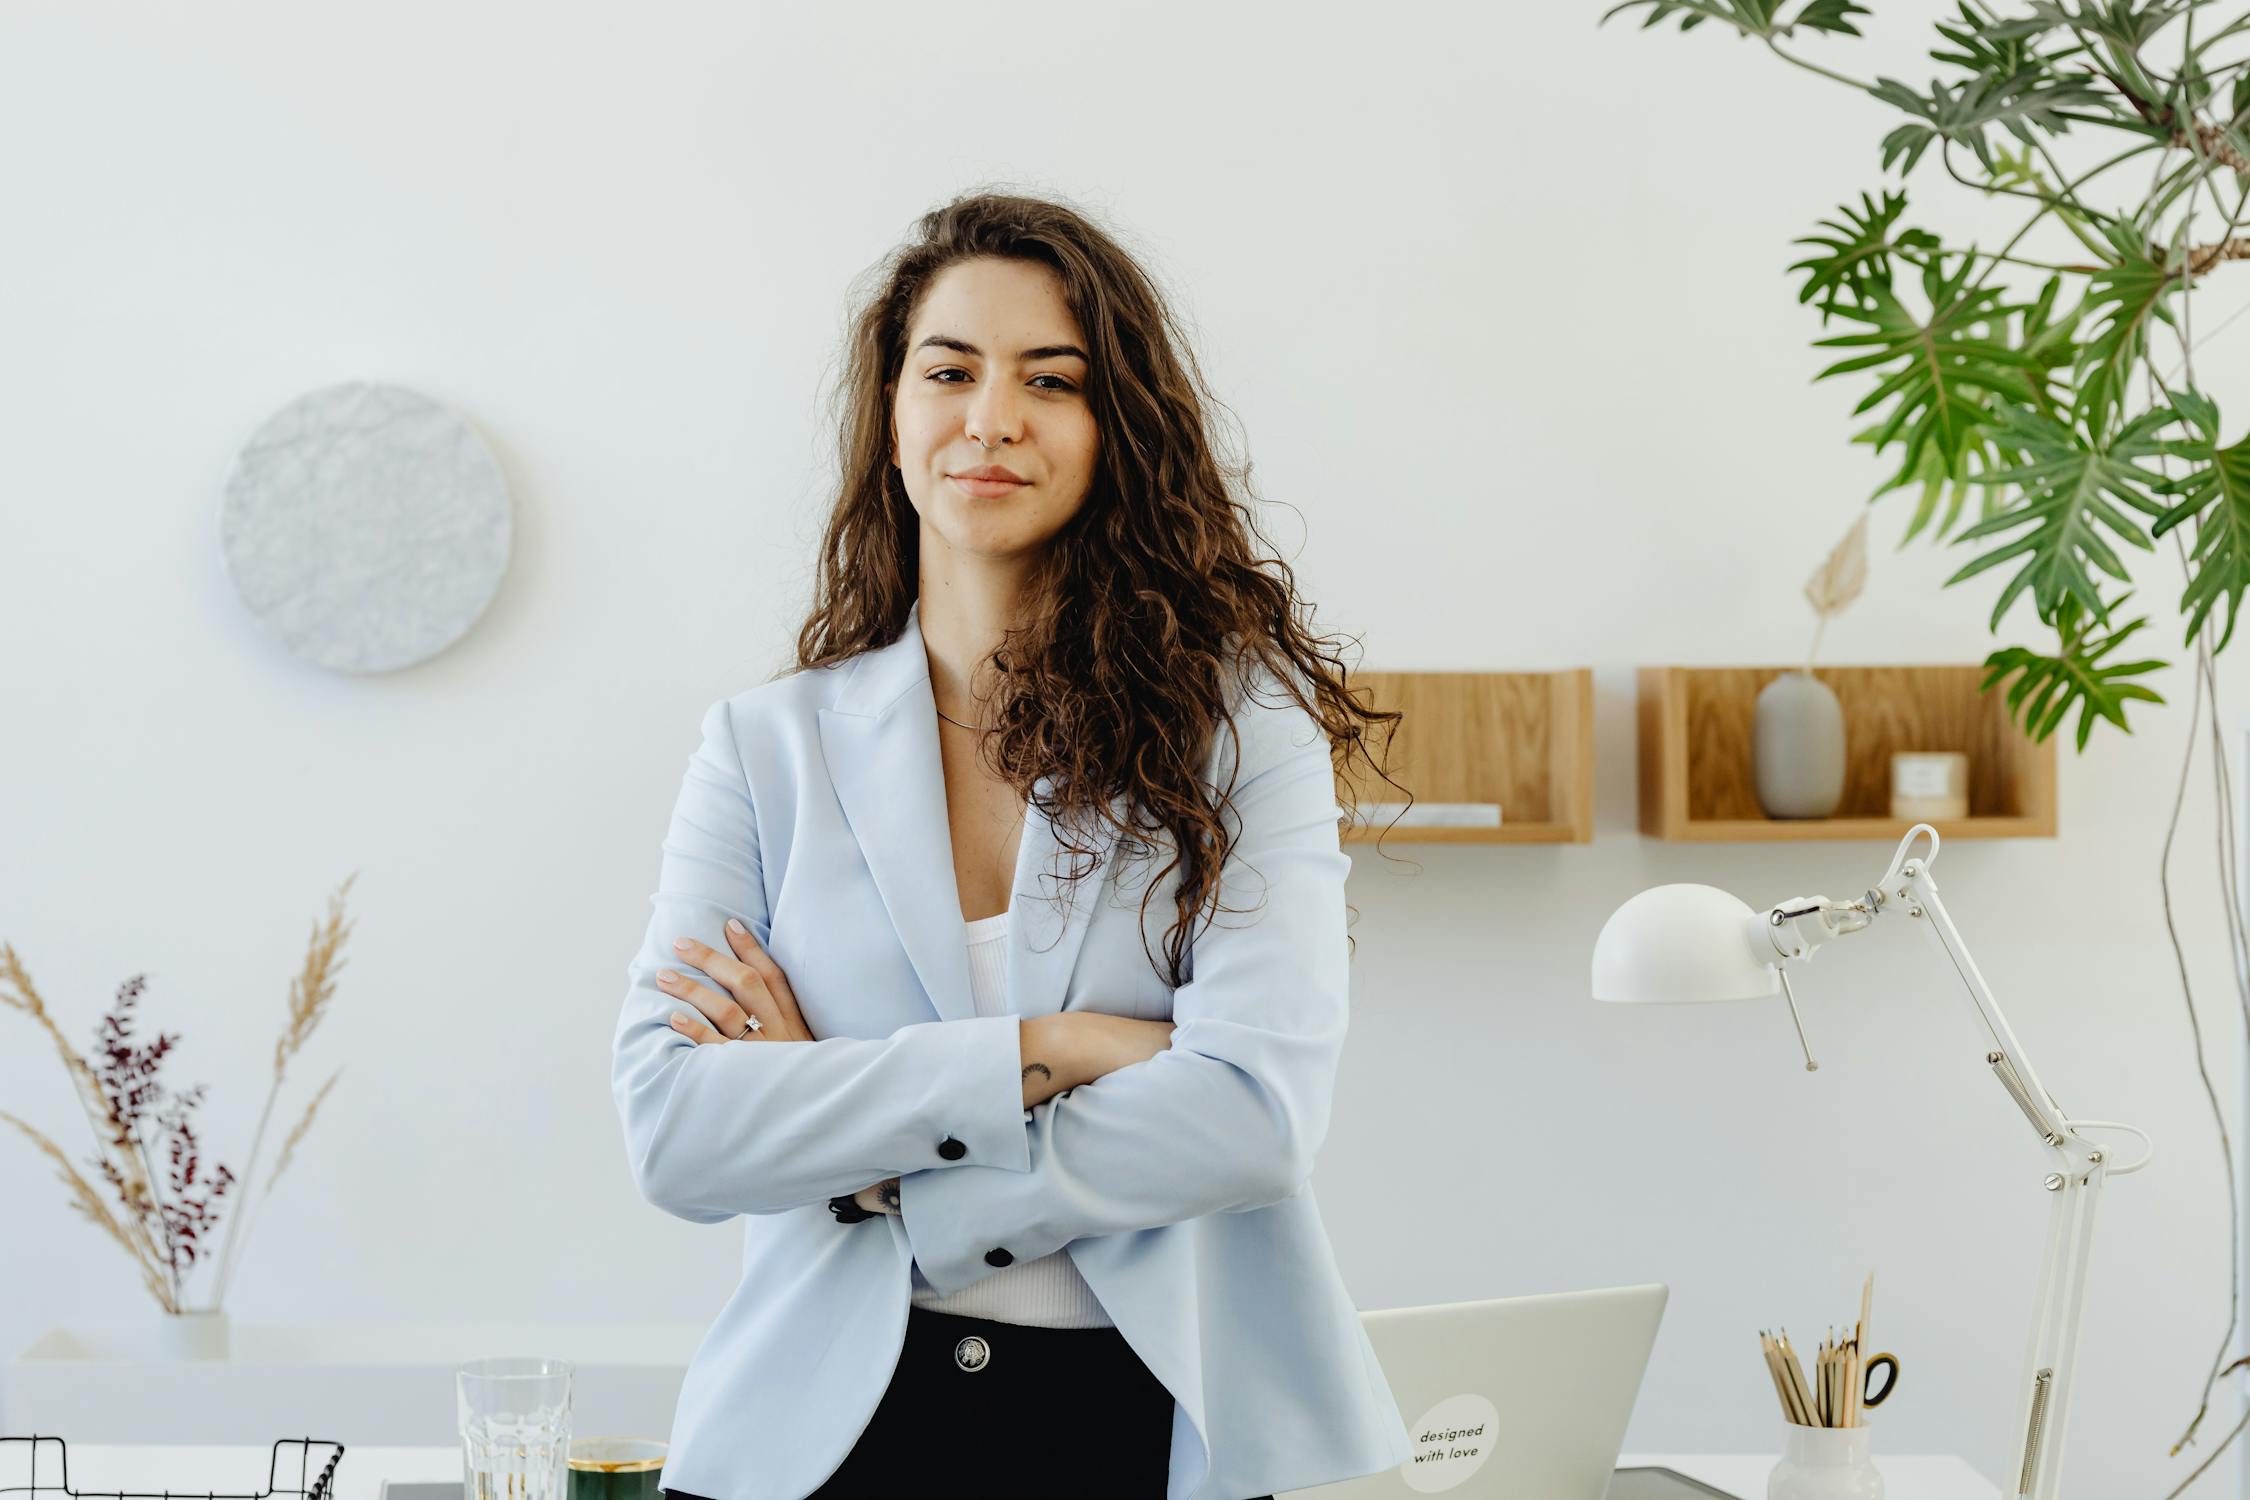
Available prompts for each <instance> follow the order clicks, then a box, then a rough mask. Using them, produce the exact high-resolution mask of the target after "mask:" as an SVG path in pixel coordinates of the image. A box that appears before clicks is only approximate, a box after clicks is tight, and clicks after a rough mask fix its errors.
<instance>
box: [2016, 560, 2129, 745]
mask: <svg viewBox="0 0 2250 1500" xmlns="http://www.w3.org/2000/svg"><path fill="white" fill-rule="evenodd" d="M2131 597H2132V594H2131V592H2130V591H2127V592H2126V593H2124V594H2121V595H2119V596H2118V598H2117V599H2116V600H2115V601H2114V602H2113V603H2111V604H2109V605H2106V606H2103V607H2102V608H2100V609H2099V610H2097V611H2095V612H2094V613H2095V614H2096V615H2097V616H2100V617H2106V616H2107V614H2108V612H2109V610H2111V609H2115V608H2116V607H2118V606H2119V605H2122V604H2123V603H2124V602H2125V601H2126V600H2127V599H2130V598H2131ZM2097 602H2098V601H2097ZM2087 616H2088V611H2087V610H2086V609H2085V607H2084V606H2083V605H2081V604H2080V602H2079V601H2078V599H2077V597H2076V596H2075V595H2068V596H2065V597H2064V598H2063V599H2062V601H2061V602H2060V603H2059V604H2058V605H2057V606H2056V608H2055V614H2054V616H2053V618H2052V620H2051V621H2050V623H2052V624H2053V625H2054V627H2055V632H2056V635H2057V637H2058V639H2059V641H2060V646H2061V649H2060V651H2059V653H2058V654H2056V655H2053V656H2049V655H2046V654H2044V653H2041V652H2037V651H2033V650H2031V649H2030V648H2029V647H2026V646H2008V647H2004V648H2002V649H2001V650H1998V651H1995V652H1993V653H1992V654H1991V655H1990V656H1987V657H1986V658H1985V659H1984V664H1985V666H1986V667H1987V668H1988V669H1989V670H1988V671H1987V672H1986V673H1985V678H1984V681H1983V683H1982V684H1980V690H1989V689H1990V688H1991V687H1992V686H1993V685H1994V684H1995V683H1998V682H2000V681H2001V680H2003V679H2004V678H2006V677H2008V676H2010V675H2011V674H2015V673H2020V674H2022V675H2021V676H2019V677H2018V678H2017V680H2016V683H2015V685H2014V686H2013V687H2011V688H2010V689H2009V690H2008V707H2009V708H2010V710H2011V711H2014V710H2019V709H2020V710H2021V711H2022V721H2023V729H2024V732H2025V733H2026V734H2029V735H2030V736H2031V737H2032V738H2033V739H2035V740H2045V739H2046V738H2047V737H2048V736H2049V735H2051V734H2053V733H2054V732H2055V729H2056V727H2057V726H2058V725H2060V724H2061V723H2062V721H2063V718H2064V716H2065V715H2067V714H2068V713H2069V712H2070V707H2071V705H2072V704H2073V703H2075V704H2077V705H2079V711H2078V748H2079V749H2080V750H2081V751H2083V750H2084V749H2085V748H2086V741H2087V738H2088V737H2089V736H2090V735H2091V734H2092V733H2093V732H2094V721H2095V719H2096V718H2097V717H2099V718H2103V719H2107V720H2109V721H2110V722H2111V723H2113V724H2115V725H2116V726H2117V727H2118V728H2120V729H2122V730H2124V731H2125V732H2126V733H2127V734H2131V733H2132V732H2133V730H2132V726H2131V725H2129V724H2127V723H2126V722H2125V702H2126V700H2127V699H2140V700H2142V701H2145V702H2149V703H2162V702H2163V701H2164V698H2163V696H2162V695H2161V694H2159V693H2158V692H2156V691H2155V690H2154V689H2153V688H2148V687H2144V686H2142V685H2141V684H2139V683H2137V682H2126V681H2124V680H2123V679H2125V678H2128V677H2137V676H2139V675H2140V674H2142V673H2144V672H2153V671H2156V670H2158V669H2160V668H2162V667H2165V666H2167V665H2169V663H2166V662H2162V661H2133V662H2123V663H2110V664H2107V665H2105V664H2103V662H2102V660H2101V659H2102V658H2103V657H2105V656H2107V655H2108V654H2109V653H2110V652H2112V651H2114V650H2116V649H2117V647H2118V645H2119V644H2120V643H2121V642H2123V641H2124V639H2125V638H2126V637H2127V636H2129V635H2131V634H2132V633H2133V632H2134V631H2136V630H2138V629H2140V628H2141V627H2142V626H2143V625H2146V624H2147V623H2148V620H2147V619H2146V618H2145V617H2144V618H2141V619H2137V620H2134V621H2133V622H2132V623H2130V624H2128V625H2126V626H2124V627H2123V628H2121V629H2119V630H2116V631H2113V632H2111V633H2110V634H2108V635H2106V636H2104V635H2099V634H2096V633H2094V632H2093V628H2092V626H2091V624H2090V623H2089V622H2088V619H2087Z"/></svg>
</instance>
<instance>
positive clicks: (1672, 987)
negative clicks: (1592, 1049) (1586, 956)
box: [1593, 885, 1781, 1003]
mask: <svg viewBox="0 0 2250 1500" xmlns="http://www.w3.org/2000/svg"><path fill="white" fill-rule="evenodd" d="M1760 920H1761V919H1760V917H1759V915H1758V913H1756V912H1754V911H1752V910H1751V909H1750V907H1749V905H1748V904H1747V903H1746V902H1744V901H1743V900H1742V899H1741V898H1740V897H1738V896H1735V895H1732V894H1730V893H1729V892H1726V891H1722V890H1720V889H1719V888H1718V887H1717V886H1715V885H1658V886H1651V887H1650V888H1649V889H1647V890H1645V891H1643V892H1641V893H1640V894H1639V895H1638V896H1635V897H1634V898H1633V899H1632V900H1630V901H1628V902H1626V903H1625V904H1624V905H1623V906H1620V907H1619V908H1617V910H1615V911H1613V912H1611V913H1610V915H1609V920H1608V921H1607V922H1604V923H1603V924H1602V932H1601V936H1600V937H1598V938H1596V939H1594V976H1593V978H1594V998H1595V999H1596V1000H1623V1001H1633V1002H1641V1003H1666V1002H1674V1001H1686V1000H1756V999H1759V998H1761V997H1763V996H1766V995H1776V994H1779V993H1780V992H1781V974H1780V971H1779V970H1778V969H1776V968H1775V967H1774V966H1773V964H1772V963H1771V962H1770V961H1768V960H1765V959H1763V958H1761V957H1760V955H1759V952H1758V949H1757V946H1756V944H1755V943H1754V941H1753V939H1754V938H1755V936H1756V934H1757V932H1758V929H1759V922H1760Z"/></svg>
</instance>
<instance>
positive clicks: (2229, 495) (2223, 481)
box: [2152, 390, 2250, 651]
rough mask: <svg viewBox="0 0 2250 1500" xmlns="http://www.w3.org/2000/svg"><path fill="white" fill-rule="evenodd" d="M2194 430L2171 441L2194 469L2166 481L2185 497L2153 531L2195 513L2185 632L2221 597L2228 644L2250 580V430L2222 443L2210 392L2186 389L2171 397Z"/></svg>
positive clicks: (2183, 604) (2191, 633)
mask: <svg viewBox="0 0 2250 1500" xmlns="http://www.w3.org/2000/svg"><path fill="white" fill-rule="evenodd" d="M2172 402H2173V405H2174V406H2175V407H2177V408H2178V409H2179V413H2180V416H2181V417H2182V419H2183V420H2185V421H2186V423H2187V425H2188V427H2189V428H2190V430H2191V435H2190V436H2189V437H2188V438H2187V439H2186V440H2185V441H2182V442H2180V443H2177V444H2175V445H2173V448H2172V451H2173V452H2175V453H2177V454H2178V455H2179V456H2180V457H2182V458H2184V459H2186V460H2187V461H2188V463H2189V465H2190V466H2191V467H2190V468H2189V470H2188V472H2187V473H2186V474H2184V475H2180V476H2178V477H2176V478H2173V479H2170V480H2168V481H2166V482H2165V484H2164V486H2163V488H2164V490H2165V491H2166V492H2167V493H2169V494H2174V495H2179V496H2181V497H2183V498H2181V499H2180V501H2179V502H2178V503H2177V504H2175V505H2173V506H2172V508H2171V509H2169V510H2167V511H2165V512H2164V513H2163V514H2162V515H2161V516H2159V517H2158V518H2157V522H2156V525H2155V527H2154V529H2153V533H2152V534H2153V535H2156V536H2162V535H2164V533H2165V532H2167V531H2170V530H2171V529H2172V528H2173V527H2175V526H2177V525H2179V524H2180V523H2181V522H2182V521H2185V520H2187V519H2188V517H2190V516H2194V517H2196V534H2195V549H2194V551H2193V553H2192V554H2191V555H2190V557H2189V565H2190V567H2191V568H2192V569H2193V574H2192V576H2191V577H2190V578H2189V579H2188V585H2187V591H2186V592H2185V593H2184V594H2182V595H2181V597H2180V608H2182V609H2183V610H2186V611H2188V612H2189V618H2188V627H2187V640H2188V641H2190V642H2192V641H2193V640H2194V639H2195V633H2196V631H2198V630H2199V629H2201V628H2202V625H2203V617H2204V616H2205V615H2208V614H2209V613H2210V612H2211V608H2212V606H2213V605H2215V604H2217V603H2218V602H2219V600H2220V599H2222V598H2223V599H2225V600H2226V602H2227V624H2226V630H2225V632H2224V633H2223V634H2222V635H2221V636H2220V638H2219V644H2218V648H2217V649H2218V650H2220V651H2224V650H2225V649H2226V645H2227V642H2228V641H2230V640H2232V639H2233V638H2234V621H2235V612H2236V610H2237V609H2239V608H2240V606H2241V604H2242V593H2243V590H2244V589H2245V588H2250V438H2245V439H2244V440H2243V441H2241V442H2237V443H2230V444H2228V445H2227V446H2225V447H2223V448H2222V447H2220V446H2219V408H2218V406H2217V404H2216V403H2214V402H2213V401H2211V400H2210V398H2208V397H2206V396H2204V395H2202V394H2201V393H2200V392H2197V391H2193V390H2182V391H2179V392H2177V393H2175V395H2174V396H2173V398H2172Z"/></svg>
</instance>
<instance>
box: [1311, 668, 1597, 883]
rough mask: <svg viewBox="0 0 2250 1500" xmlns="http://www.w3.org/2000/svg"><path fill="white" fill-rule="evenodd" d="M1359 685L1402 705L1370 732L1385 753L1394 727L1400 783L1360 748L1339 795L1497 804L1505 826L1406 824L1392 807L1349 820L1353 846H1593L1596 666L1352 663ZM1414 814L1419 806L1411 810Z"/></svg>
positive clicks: (1369, 696) (1392, 747)
mask: <svg viewBox="0 0 2250 1500" xmlns="http://www.w3.org/2000/svg"><path fill="white" fill-rule="evenodd" d="M1351 685H1352V687H1353V689H1354V690H1355V691H1359V692H1361V693H1362V696H1363V697H1364V698H1365V699H1366V701H1367V702H1368V703H1369V704H1370V705H1371V706H1373V707H1375V708H1378V709H1383V710H1386V711H1391V710H1396V711H1399V712H1403V713H1404V714H1405V715H1406V717H1405V718H1404V719H1402V720H1400V721H1399V722H1398V723H1397V724H1395V725H1378V726H1376V727H1375V728H1374V729H1373V730H1371V731H1370V735H1371V740H1372V742H1371V743H1369V744H1368V745H1367V747H1366V748H1367V753H1368V754H1369V755H1370V756H1372V757H1374V758H1375V759H1376V760H1377V761H1379V762H1380V761H1383V760H1384V759H1385V753H1384V752H1385V748H1386V747H1385V746H1384V745H1383V744H1382V743H1381V740H1380V736H1381V735H1382V733H1383V732H1384V731H1385V730H1389V731H1391V732H1392V738H1391V740H1390V743H1389V745H1388V747H1387V748H1388V763H1387V766H1386V769H1387V770H1388V771H1389V773H1390V776H1391V778H1392V780H1394V781H1397V782H1398V783H1399V785H1400V786H1402V787H1404V788H1405V789H1406V790H1405V791H1403V792H1402V791H1400V790H1399V788H1398V787H1393V786H1391V785H1390V784H1389V783H1388V782H1385V781H1384V780H1383V779H1382V778H1381V777H1378V776H1376V775H1375V774H1374V772H1372V771H1371V770H1369V769H1368V768H1367V767H1366V766H1365V765H1364V764H1362V763H1361V762H1360V761H1359V759H1358V758H1357V757H1356V756H1355V757H1354V758H1353V760H1352V762H1351V765H1350V768H1349V769H1350V772H1351V774H1352V775H1353V776H1355V777H1357V778H1359V779H1360V780H1361V781H1362V782H1363V783H1365V784H1364V785H1362V786H1360V787H1358V788H1357V789H1356V792H1355V789H1354V788H1353V787H1351V786H1349V785H1347V784H1346V783H1345V781H1344V780H1343V778H1342V777H1338V778H1337V783H1336V800H1337V801H1338V802H1340V803H1343V804H1344V805H1345V806H1347V807H1349V806H1353V805H1354V799H1355V796H1356V797H1357V799H1358V800H1360V801H1362V802H1369V803H1375V802H1404V801H1405V800H1406V799H1407V794H1408V793H1411V794H1412V795H1413V800H1414V802H1415V804H1416V805H1417V806H1420V805H1422V804H1426V803H1435V802H1497V803H1498V804H1500V825H1499V826H1498V827H1496V828H1474V827H1471V828H1450V827H1435V826H1428V825H1419V824H1408V823H1401V824H1398V825H1397V826H1395V827H1393V826H1388V825H1390V823H1391V820H1392V819H1393V818H1394V817H1396V816H1397V814H1396V813H1395V812H1393V811H1388V810H1386V811H1380V812H1372V813H1368V814H1366V815H1364V817H1363V818H1355V819H1354V821H1353V822H1352V823H1351V824H1349V825H1347V826H1346V827H1345V829H1344V833H1343V841H1344V842H1345V843H1347V844H1372V843H1376V842H1381V843H1382V844H1384V845H1385V846H1388V845H1391V844H1584V843H1590V842H1592V840H1593V837H1594V672H1593V668H1591V667H1573V668H1568V669H1565V670H1562V671H1557V672H1354V673H1353V674H1352V676H1351ZM1409 816H1411V814H1409Z"/></svg>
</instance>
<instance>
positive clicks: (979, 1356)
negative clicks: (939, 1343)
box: [953, 1333, 992, 1370]
mask: <svg viewBox="0 0 2250 1500" xmlns="http://www.w3.org/2000/svg"><path fill="white" fill-rule="evenodd" d="M991 1358H992V1346H991V1345H990V1344H988V1343H986V1342H985V1341H984V1340H983V1339H980V1338H978V1337H977V1336H976V1335H975V1334H973V1333H972V1334H970V1335H969V1336H968V1337H967V1338H965V1339H963V1340H961V1342H960V1343H958V1344H955V1345H954V1346H953V1362H954V1363H955V1364H957V1365H959V1366H960V1367H961V1368H962V1369H964V1370H981V1369H983V1368H984V1367H985V1365H986V1363H987V1362H989V1361H990V1360H991Z"/></svg>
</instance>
